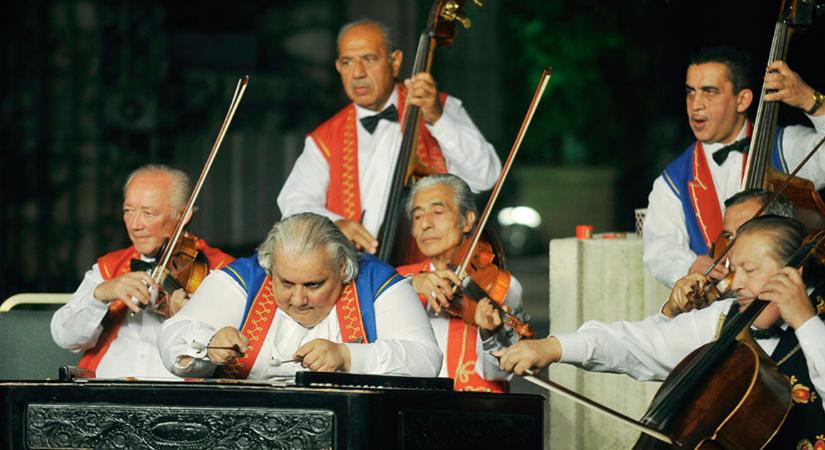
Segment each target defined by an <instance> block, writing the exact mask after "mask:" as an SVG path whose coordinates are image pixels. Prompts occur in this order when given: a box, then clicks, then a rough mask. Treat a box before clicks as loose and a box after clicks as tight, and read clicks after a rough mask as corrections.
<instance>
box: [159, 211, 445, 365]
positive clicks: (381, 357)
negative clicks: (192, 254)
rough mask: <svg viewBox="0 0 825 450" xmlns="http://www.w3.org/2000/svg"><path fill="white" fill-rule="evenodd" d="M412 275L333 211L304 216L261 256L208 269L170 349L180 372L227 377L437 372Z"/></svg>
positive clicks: (272, 236)
mask: <svg viewBox="0 0 825 450" xmlns="http://www.w3.org/2000/svg"><path fill="white" fill-rule="evenodd" d="M403 280H404V278H403V277H401V276H400V275H398V274H397V273H396V272H395V270H393V268H392V267H390V266H388V265H387V264H386V263H384V262H382V261H380V260H378V259H377V258H375V257H374V256H372V255H368V254H358V253H356V252H355V248H354V247H353V245H352V244H351V243H350V241H349V240H348V239H347V238H346V237H345V236H344V234H343V233H342V232H341V231H340V229H339V228H338V227H336V226H335V225H334V224H333V223H332V222H331V221H330V220H329V219H328V218H326V217H324V216H320V215H317V214H314V213H300V214H296V215H294V216H291V217H289V218H287V219H285V220H283V221H282V222H279V223H276V224H275V225H274V226H273V227H272V230H271V231H270V232H269V235H268V236H267V238H266V240H265V241H264V242H263V243H262V244H261V246H260V247H259V249H258V253H257V255H255V256H252V257H249V258H241V259H238V260H237V261H235V262H234V263H232V264H230V265H229V266H227V267H226V268H224V269H222V270H219V271H215V272H213V273H211V274H209V276H207V277H206V279H205V280H204V281H203V284H202V285H201V287H200V288H199V289H198V291H197V292H196V293H195V295H194V296H193V297H192V300H191V301H189V303H187V304H186V305H185V306H184V308H183V309H182V310H181V311H180V312H179V313H178V314H176V315H175V317H173V318H172V319H171V320H169V321H167V323H166V324H164V327H163V331H162V333H161V337H160V339H159V343H160V347H161V355H162V358H163V361H164V363H165V364H166V366H167V367H168V368H169V370H171V371H172V372H173V373H175V374H178V375H180V376H209V375H212V374H213V372H214V371H215V368H216V366H218V365H222V366H223V367H221V370H220V371H219V372H218V373H217V374H215V375H216V376H218V377H231V378H247V377H248V378H250V379H270V378H272V377H276V376H289V375H293V374H294V373H295V372H296V371H299V370H304V369H309V370H312V371H325V372H335V371H341V372H352V373H367V374H398V375H415V376H429V377H431V376H435V375H436V374H437V373H438V370H439V368H440V366H441V352H440V351H439V350H438V344H437V343H436V341H435V338H434V337H433V332H432V328H430V324H429V321H428V320H427V316H426V314H425V313H424V310H423V309H422V308H421V305H420V304H419V303H418V299H417V298H416V295H415V292H414V291H413V290H412V288H411V287H410V285H409V284H408V283H403V282H400V281H403ZM250 343H251V344H250ZM235 346H237V347H235Z"/></svg>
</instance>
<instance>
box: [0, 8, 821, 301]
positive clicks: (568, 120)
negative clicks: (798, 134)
mask: <svg viewBox="0 0 825 450" xmlns="http://www.w3.org/2000/svg"><path fill="white" fill-rule="evenodd" d="M486 3H487V4H485V6H484V7H483V8H480V9H479V8H476V7H475V6H474V5H468V6H466V9H467V10H468V15H469V16H470V17H471V18H472V19H473V21H474V24H473V27H472V28H471V29H470V30H462V31H461V32H460V33H459V35H458V37H457V38H456V42H455V45H454V46H453V48H449V49H446V48H445V49H439V50H438V51H437V53H436V58H435V62H434V69H433V73H434V75H435V77H436V79H437V80H438V82H439V87H440V88H441V89H443V90H446V91H448V92H450V93H452V94H453V95H455V96H457V97H458V98H460V99H462V100H463V102H464V105H465V107H466V108H467V109H468V111H469V112H470V114H471V116H472V117H473V119H474V120H475V122H476V124H477V125H478V126H479V128H480V129H481V130H482V132H483V133H484V134H485V135H486V136H487V137H488V139H489V140H490V141H491V142H492V143H493V145H494V146H495V147H496V149H497V150H498V151H499V153H500V155H501V156H502V159H504V157H506V153H507V151H508V149H509V148H510V145H511V144H512V140H513V137H514V136H515V133H516V131H517V130H518V127H519V125H520V123H521V120H522V117H523V114H524V111H525V110H526V107H527V105H528V103H529V101H530V98H531V96H532V94H533V91H534V89H535V85H536V82H537V80H538V77H539V74H540V73H541V70H542V68H543V67H544V66H548V65H550V66H553V68H554V75H553V79H552V81H551V83H550V87H549V89H548V91H547V93H546V94H545V99H544V102H543V103H542V105H541V107H540V110H539V112H538V114H537V116H536V118H535V120H534V122H533V125H532V128H531V130H530V132H529V134H528V135H527V137H526V139H525V142H524V146H523V148H522V151H521V153H520V154H519V157H518V160H517V163H516V169H515V170H516V171H521V172H520V174H521V175H520V176H514V177H513V181H512V182H510V183H508V185H507V187H506V191H505V193H504V196H503V199H502V201H501V202H500V204H499V207H502V206H507V205H518V204H522V203H523V199H525V198H527V197H530V196H531V195H533V196H535V192H533V193H531V192H528V189H536V188H535V186H536V185H539V186H540V185H541V183H543V182H545V181H547V182H550V181H552V180H543V179H542V178H544V177H545V176H544V175H542V174H550V173H557V172H552V171H554V170H559V169H561V170H562V171H568V172H569V173H571V174H579V173H585V174H586V173H589V172H587V170H589V169H599V170H602V169H606V170H607V171H608V172H609V173H610V174H611V177H610V181H609V189H610V195H606V196H602V197H603V198H601V199H600V201H601V203H600V204H595V205H592V210H593V212H594V214H595V213H596V212H597V211H601V213H602V214H607V220H606V221H605V222H603V223H602V225H601V227H602V228H612V229H618V230H632V228H633V209H634V208H641V207H644V206H645V205H646V203H647V193H648V191H649V189H650V186H651V183H652V181H653V179H654V178H655V177H656V176H657V175H658V173H659V172H660V171H661V170H662V169H663V167H664V166H665V164H666V163H667V162H668V161H669V160H670V159H672V158H673V157H674V156H675V155H676V154H677V153H678V152H680V151H681V150H682V149H684V148H685V147H686V146H687V145H688V144H689V143H690V142H691V134H690V129H689V128H688V126H687V123H686V120H685V112H684V108H685V107H684V87H683V84H684V73H685V68H686V64H687V60H688V56H689V54H690V53H691V52H693V51H695V50H696V49H698V48H700V47H703V46H709V45H717V44H730V45H734V46H738V47H741V48H743V49H745V50H747V51H748V52H749V53H750V55H751V57H752V58H753V61H754V66H755V69H756V72H757V73H756V74H755V75H756V78H757V80H760V79H761V76H759V73H761V72H762V70H763V67H764V65H765V62H766V59H767V54H768V50H769V44H770V41H771V36H772V34H773V28H774V25H773V24H774V22H775V20H776V18H777V13H778V10H779V4H778V2H775V1H752V0H750V1H745V0H729V1H719V0H716V1H705V0H649V1H645V0H634V1H623V2H583V1H580V0H557V1H551V0H513V1H507V2H502V1H495V0H488V1H487V2H486ZM429 7H430V2H427V1H411V0H408V1H404V0H395V1H391V0H384V1H381V2H378V1H366V0H360V1H355V0H353V1H346V2H344V1H338V0H303V1H243V0H239V1H236V2H218V1H212V0H204V1H198V2H189V1H153V0H142V1H105V0H82V1H81V0H74V1H69V0H63V1H61V0H54V1H32V2H13V3H10V4H7V5H6V6H5V11H4V18H3V19H2V20H3V31H2V32H3V38H2V39H3V44H4V45H3V46H2V50H3V53H2V64H3V70H2V72H0V105H1V106H2V109H0V136H2V141H0V142H2V156H0V158H2V159H0V161H1V162H0V176H1V177H2V189H0V211H2V220H0V264H1V265H2V275H1V276H0V299H3V298H5V297H7V296H8V295H11V294H13V293H17V292H22V291H38V292H48V291H53V292H60V291H62V292H70V291H72V290H74V288H75V287H76V286H77V284H78V282H79V280H80V278H81V276H82V274H83V272H84V271H85V270H87V269H88V268H89V267H90V266H91V264H92V263H93V262H94V260H95V258H96V257H97V256H99V255H101V254H103V253H105V252H108V251H111V250H114V249H117V248H121V247H123V246H125V245H126V244H127V237H126V234H125V233H124V230H123V225H122V222H121V218H120V203H121V199H122V192H121V189H122V183H123V182H124V181H125V177H126V175H127V174H128V173H129V172H130V171H131V170H132V169H134V168H135V167H137V166H139V165H141V164H144V163H148V162H162V163H167V164H170V165H174V166H177V167H181V168H183V169H185V170H187V171H188V172H189V173H190V174H191V175H192V176H193V178H196V177H197V175H198V173H199V171H200V167H201V165H202V164H203V161H204V159H205V157H206V155H207V154H208V151H209V149H210V148H211V145H212V141H213V139H214V136H215V134H216V132H217V129H218V126H219V124H220V122H221V120H222V118H223V116H224V114H225V111H226V108H227V106H228V103H229V99H230V97H231V94H232V91H233V90H234V86H235V83H236V80H237V78H238V77H239V76H240V75H243V74H249V75H250V77H251V81H250V85H249V89H248V90H247V94H246V97H245V99H244V101H243V103H242V104H241V107H240V109H239V111H238V113H237V115H236V117H235V120H234V122H233V124H232V127H231V129H230V130H229V133H228V135H227V139H226V141H225V142H224V145H223V148H222V152H221V154H220V155H219V156H218V158H217V160H216V162H215V166H214V169H213V173H212V174H211V175H210V178H209V179H207V181H206V185H205V188H204V192H203V195H202V196H201V198H200V201H199V205H200V209H199V211H198V212H197V213H196V216H195V219H194V220H193V223H192V229H193V230H194V231H195V232H196V233H198V234H200V235H201V236H203V237H205V238H206V239H207V240H208V241H209V242H210V243H213V244H215V245H217V246H221V247H223V248H225V249H227V250H229V251H230V252H233V253H235V254H236V255H244V254H247V253H248V252H250V251H252V250H253V249H254V247H255V246H256V244H257V243H258V242H259V241H260V240H261V239H262V238H263V236H264V234H265V232H266V231H267V230H268V229H269V227H270V226H271V225H272V223H273V222H274V221H275V220H277V219H278V217H279V212H278V210H277V207H276V204H275V199H276V196H277V194H278V192H279V190H280V186H281V184H282V183H283V180H284V177H285V176H286V174H288V173H289V170H290V168H291V166H292V163H293V161H294V159H295V157H296V156H297V155H298V154H299V152H300V150H301V146H302V143H303V137H304V135H305V134H306V133H307V132H309V131H311V130H312V128H314V127H315V126H316V125H317V124H319V123H320V122H321V121H323V120H324V119H325V118H327V117H329V116H330V115H331V114H332V113H334V112H335V111H336V110H337V109H338V108H340V107H341V106H343V105H344V104H345V103H346V99H345V97H344V95H343V92H342V90H341V88H340V81H339V79H338V76H337V73H336V72H335V70H334V65H333V59H334V58H335V35H336V33H337V30H338V28H339V27H340V26H341V25H342V24H343V23H345V22H347V21H350V20H354V19H356V18H361V17H370V18H375V19H379V20H382V21H385V22H386V23H387V24H388V25H390V26H391V27H392V28H394V29H395V31H396V32H397V34H398V43H399V45H400V47H401V48H402V49H403V50H404V52H405V66H404V68H403V69H402V74H405V76H406V74H408V71H409V63H410V61H411V60H412V57H413V54H414V52H415V50H414V45H415V42H416V41H417V36H418V33H420V31H421V30H422V29H423V28H424V26H425V23H426V16H427V11H428V9H429ZM823 38H825V26H824V25H823V24H822V20H821V19H820V20H819V21H818V23H817V22H815V26H814V27H813V28H812V29H811V30H810V31H808V32H806V33H804V34H803V33H798V34H796V35H795V36H794V38H793V40H792V42H791V47H790V51H789V57H788V61H789V63H790V65H791V67H792V68H793V69H794V70H796V71H797V72H799V73H800V74H801V75H802V76H803V78H804V79H805V80H806V81H807V82H808V83H809V84H811V85H812V86H814V87H816V88H818V89H819V90H823V89H825V71H823V70H822V67H823V65H822V62H821V61H822V60H823V57H824V56H825V50H823V45H822V44H823V43H825V39H823ZM756 87H757V89H758V86H756ZM752 110H755V107H754V108H752ZM780 121H781V122H782V123H785V124H787V123H800V122H802V123H804V121H805V118H804V116H803V115H802V114H801V113H799V112H797V111H791V110H788V109H787V108H783V111H782V115H781V118H780ZM527 168H529V169H531V170H530V171H527V170H526V169H527ZM599 173H601V172H599ZM528 174H529V176H530V177H533V178H538V180H527V181H529V183H528V182H527V181H525V177H527V176H528ZM583 176H585V177H586V175H583ZM547 177H549V175H547ZM581 181H582V182H583V183H585V184H589V183H590V180H589V179H587V178H585V179H584V180H581ZM528 185H529V187H528ZM539 194H540V195H543V192H539ZM555 194H556V195H558V194H559V193H558V192H556V193H555ZM561 195H567V192H561ZM553 208H554V209H553V214H552V215H554V216H558V217H564V216H565V215H567V216H570V215H571V214H572V215H578V214H573V213H571V212H570V211H566V210H565V205H564V204H561V205H559V206H558V207H556V206H554V207H553ZM545 216H547V215H545ZM567 219H569V220H572V221H573V223H586V222H588V221H589V217H587V215H583V216H581V217H573V218H572V219H571V218H569V217H568V218H567ZM543 220H544V221H545V222H546V223H548V224H549V223H552V222H553V220H554V219H553V217H544V216H543ZM566 227H567V225H566V224H565V228H564V229H565V230H567V229H568V228H566ZM550 229H551V228H544V229H543V230H539V231H531V233H533V235H532V238H531V239H528V240H527V244H525V245H523V246H520V247H518V248H517V249H515V250H514V253H522V254H543V253H544V252H545V251H546V248H547V247H546V245H547V243H546V241H547V239H549V238H555V237H563V236H567V235H572V229H570V230H569V231H570V232H569V233H566V234H563V233H558V232H556V231H552V232H551V231H548V230H550ZM543 260H545V261H546V257H544V258H543Z"/></svg>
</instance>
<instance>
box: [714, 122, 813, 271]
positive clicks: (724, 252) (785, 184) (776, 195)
mask: <svg viewBox="0 0 825 450" xmlns="http://www.w3.org/2000/svg"><path fill="white" fill-rule="evenodd" d="M823 143H825V137H823V138H822V139H820V140H819V142H817V144H816V145H815V146H814V148H813V149H811V151H810V152H808V154H807V155H806V156H805V158H803V159H802V161H800V162H799V164H797V165H796V168H794V170H793V172H791V173H790V174H789V175H788V177H787V178H786V179H785V181H784V182H782V184H781V185H780V186H779V189H777V190H776V191H775V192H774V193H773V195H771V197H770V198H769V199H768V201H766V202H765V204H764V205H762V207H761V208H759V211H757V212H756V214H754V215H753V217H759V216H760V215H761V214H762V213H763V212H765V210H766V209H768V207H769V206H770V205H771V204H772V203H773V202H775V201H776V199H777V198H779V196H780V195H782V191H784V190H785V188H786V187H788V185H789V184H791V180H793V179H794V177H795V176H796V174H798V173H799V171H800V170H802V167H804V166H805V163H807V162H808V160H810V159H811V158H813V156H814V154H815V153H816V152H817V151H818V150H819V148H820V147H822V144H823ZM734 242H736V237H734V238H733V239H731V240H730V241H728V245H726V246H725V248H723V249H722V251H721V252H719V256H717V257H716V258H715V259H714V260H713V261H712V262H711V263H710V266H708V268H707V269H705V271H704V273H703V275H704V276H708V274H709V273H710V272H711V271H712V270H713V269H714V268H715V267H716V266H717V265H718V264H719V262H720V261H722V258H724V257H725V255H727V254H728V252H729V251H730V249H731V247H733V243H734Z"/></svg>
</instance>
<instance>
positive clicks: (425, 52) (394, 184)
mask: <svg viewBox="0 0 825 450" xmlns="http://www.w3.org/2000/svg"><path fill="white" fill-rule="evenodd" d="M475 1H476V4H478V5H479V6H480V5H481V2H480V1H479V0H475ZM463 4H464V0H438V1H436V2H435V3H434V4H433V6H432V8H431V9H430V14H429V18H428V19H427V28H426V29H425V30H424V31H423V32H422V33H421V35H420V37H419V39H418V48H417V50H416V53H415V61H414V62H413V67H412V74H413V75H415V74H417V73H421V72H430V69H431V68H432V62H433V54H434V52H435V49H436V48H437V47H439V46H451V45H452V44H453V42H454V40H455V34H456V24H455V22H459V23H461V24H462V25H463V26H464V27H465V28H469V27H470V26H471V21H470V19H468V18H467V17H466V15H465V14H464V12H463V10H462V7H463ZM423 126H424V118H423V116H422V114H421V109H420V108H419V107H418V106H414V105H410V104H409V103H407V104H406V105H405V106H404V111H403V114H402V119H401V130H402V133H403V139H402V141H401V148H400V150H399V152H398V159H397V161H396V163H395V169H394V171H393V174H392V178H391V184H390V189H389V196H388V197H387V208H386V211H385V212H384V220H383V221H382V223H381V229H380V230H379V231H378V236H377V238H378V242H379V248H378V255H377V256H378V257H379V258H380V259H382V260H384V261H387V262H389V263H390V264H391V265H393V266H399V265H403V264H408V263H410V262H413V261H415V260H419V259H421V258H420V256H421V255H420V253H419V252H418V249H417V247H416V245H415V242H413V241H412V239H411V238H410V233H409V230H410V223H409V221H408V220H406V219H405V218H406V215H405V214H404V202H405V200H406V199H407V197H408V196H409V188H410V186H411V185H412V183H413V182H414V181H415V180H416V179H418V178H422V177H425V176H427V175H433V174H435V173H437V172H436V170H435V169H434V168H433V167H430V166H427V165H425V164H423V163H422V162H421V158H420V157H419V155H418V153H419V152H420V151H423V148H420V145H419V140H418V137H419V130H420V129H421V127H423Z"/></svg>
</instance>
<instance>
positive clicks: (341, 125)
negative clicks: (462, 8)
mask: <svg viewBox="0 0 825 450" xmlns="http://www.w3.org/2000/svg"><path fill="white" fill-rule="evenodd" d="M396 88H397V89H398V110H399V111H404V100H405V98H406V94H407V88H406V87H405V86H404V85H403V84H400V83H399V84H396ZM439 99H440V101H441V104H442V105H443V104H444V102H445V101H447V94H444V93H442V94H439ZM355 116H356V114H355V105H354V104H349V105H348V106H346V107H345V108H344V109H342V110H340V111H339V112H338V113H336V114H335V115H334V116H332V118H330V119H329V120H327V121H326V122H324V123H322V124H321V125H320V126H319V127H318V128H316V129H315V130H314V131H313V132H312V133H310V134H309V136H310V137H311V138H312V140H313V141H315V145H317V146H318V148H319V149H320V150H321V153H322V154H323V155H324V158H326V160H327V164H329V186H328V187H327V201H326V207H327V209H329V210H330V211H332V212H334V213H336V214H339V215H341V216H343V217H346V218H347V219H350V220H355V221H360V220H361V214H362V213H363V209H362V207H361V191H360V187H359V183H358V132H357V129H356V123H355V122H356V117H355ZM402 120H403V118H402ZM402 123H403V122H402ZM419 130H420V134H419V138H418V146H417V147H416V150H415V151H416V156H417V157H418V160H419V161H420V162H421V163H422V164H424V165H425V166H427V167H430V168H432V169H433V171H434V172H438V173H446V172H447V163H446V161H445V160H444V155H443V154H442V153H441V148H440V147H439V146H438V142H436V140H435V138H433V137H432V135H431V134H430V132H429V130H427V127H426V126H425V125H424V119H423V118H422V119H421V126H420V128H419ZM386 176H390V174H387V175H386Z"/></svg>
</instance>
